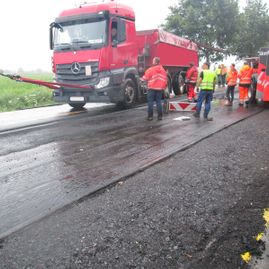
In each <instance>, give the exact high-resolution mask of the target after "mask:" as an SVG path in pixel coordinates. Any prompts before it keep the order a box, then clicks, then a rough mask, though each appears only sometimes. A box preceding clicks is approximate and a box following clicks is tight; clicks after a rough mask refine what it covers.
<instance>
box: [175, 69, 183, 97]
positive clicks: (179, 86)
mask: <svg viewBox="0 0 269 269" xmlns="http://www.w3.org/2000/svg"><path fill="white" fill-rule="evenodd" d="M172 84H173V90H174V94H175V95H179V94H181V93H182V92H183V91H184V90H183V86H184V78H183V77H182V75H181V74H180V72H179V73H177V74H176V75H175V76H174V77H173V82H172Z"/></svg>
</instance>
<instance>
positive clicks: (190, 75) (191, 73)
mask: <svg viewBox="0 0 269 269" xmlns="http://www.w3.org/2000/svg"><path fill="white" fill-rule="evenodd" d="M197 78H198V69H197V67H196V66H194V63H193V62H191V63H190V68H189V69H188V70H187V73H186V86H187V96H188V101H189V102H192V101H194V102H195V101H196V99H197V97H196V93H195V91H194V89H195V86H196V83H197Z"/></svg>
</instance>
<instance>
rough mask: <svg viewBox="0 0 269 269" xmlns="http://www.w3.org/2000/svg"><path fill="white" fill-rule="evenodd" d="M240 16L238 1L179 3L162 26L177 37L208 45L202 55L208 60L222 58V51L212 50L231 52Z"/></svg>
mask: <svg viewBox="0 0 269 269" xmlns="http://www.w3.org/2000/svg"><path fill="white" fill-rule="evenodd" d="M238 15H239V7H238V1H235V0H179V2H178V4H177V5H176V6H174V7H170V14H169V15H168V17H167V18H166V23H165V24H164V25H163V27H164V29H165V30H168V31H170V32H172V33H174V34H176V35H179V36H183V37H186V38H188V39H191V40H192V41H194V42H196V43H198V45H199V44H200V45H205V47H204V48H203V47H201V53H202V56H204V57H205V58H206V59H207V60H208V61H209V60H213V61H215V60H218V59H222V58H223V54H221V53H220V51H217V50H216V51H214V50H212V49H210V48H216V47H219V48H221V49H224V50H226V49H228V48H229V47H230V46H231V44H232V43H233V40H234V39H235V37H236V32H237V22H238V17H239V16H238Z"/></svg>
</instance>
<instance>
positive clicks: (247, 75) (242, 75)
mask: <svg viewBox="0 0 269 269" xmlns="http://www.w3.org/2000/svg"><path fill="white" fill-rule="evenodd" d="M252 74H253V69H252V68H251V67H250V66H249V64H248V62H245V63H244V66H243V67H242V68H241V70H240V72H239V75H238V78H239V106H243V105H244V101H245V103H246V105H247V104H248V103H249V97H248V91H249V87H250V85H251V78H252Z"/></svg>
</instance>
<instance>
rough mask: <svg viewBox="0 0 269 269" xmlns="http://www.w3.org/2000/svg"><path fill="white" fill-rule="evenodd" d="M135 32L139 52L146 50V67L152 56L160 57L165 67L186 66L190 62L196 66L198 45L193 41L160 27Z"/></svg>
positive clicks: (149, 64)
mask: <svg viewBox="0 0 269 269" xmlns="http://www.w3.org/2000/svg"><path fill="white" fill-rule="evenodd" d="M136 33H137V43H138V51H139V54H140V55H141V54H143V52H144V50H145V48H146V50H148V51H146V53H147V54H148V57H146V66H147V67H148V66H151V65H152V59H153V58H154V57H160V59H161V64H162V65H163V66H165V67H188V66H189V65H190V62H193V63H194V64H195V65H196V66H198V46H197V45H196V44H195V43H194V42H192V41H190V40H188V39H185V38H182V37H179V36H176V35H174V34H171V33H168V32H166V31H163V30H160V29H154V30H147V31H137V32H136Z"/></svg>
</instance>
